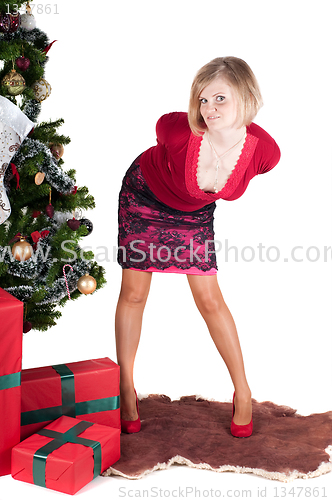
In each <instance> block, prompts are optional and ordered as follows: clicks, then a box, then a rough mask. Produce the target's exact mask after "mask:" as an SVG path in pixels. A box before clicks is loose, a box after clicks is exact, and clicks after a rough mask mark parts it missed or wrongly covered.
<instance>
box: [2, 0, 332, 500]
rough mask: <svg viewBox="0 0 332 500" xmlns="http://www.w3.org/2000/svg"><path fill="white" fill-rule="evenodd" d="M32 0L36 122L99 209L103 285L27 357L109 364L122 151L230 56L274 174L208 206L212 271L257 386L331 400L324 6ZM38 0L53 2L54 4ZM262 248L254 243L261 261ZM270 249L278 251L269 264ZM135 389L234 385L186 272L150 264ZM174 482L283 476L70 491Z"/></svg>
mask: <svg viewBox="0 0 332 500" xmlns="http://www.w3.org/2000/svg"><path fill="white" fill-rule="evenodd" d="M33 3H35V4H36V7H35V11H34V12H35V13H36V14H35V17H36V19H37V25H38V27H39V28H40V29H42V30H43V31H45V32H46V33H47V34H48V36H49V38H50V41H53V40H57V42H56V43H55V44H54V45H53V47H52V48H51V50H50V52H49V54H48V55H49V58H50V60H49V62H48V64H47V66H46V75H45V76H46V79H47V80H48V81H49V83H50V84H51V86H52V94H51V96H50V97H49V98H48V99H47V100H46V101H45V102H44V103H43V106H42V113H41V115H40V121H43V120H45V121H46V120H49V119H56V118H60V117H63V118H64V119H65V125H64V126H63V127H62V128H61V129H59V132H61V133H63V134H65V135H69V136H70V137H71V140H72V142H71V144H70V145H68V146H66V147H65V154H64V157H63V159H64V161H65V165H64V167H65V168H68V169H69V168H76V169H77V183H78V185H80V186H81V185H86V186H88V188H89V191H90V193H91V194H92V195H93V196H94V197H95V200H96V209H94V210H93V211H89V212H87V213H86V214H85V215H86V216H87V218H89V219H91V220H92V222H93V224H94V231H93V233H92V234H91V235H90V236H88V237H86V238H84V240H82V245H84V246H90V247H92V249H93V250H94V251H95V252H96V254H99V261H100V263H101V265H103V266H104V267H105V268H106V271H107V280H108V284H107V286H106V287H105V288H104V289H103V290H101V291H98V292H97V293H95V294H94V295H92V296H87V297H82V298H81V299H79V300H78V301H75V302H72V303H69V304H68V305H66V307H65V308H64V309H62V312H63V316H62V318H61V320H59V321H58V324H57V326H56V327H54V328H52V329H51V330H49V331H47V332H44V333H42V332H36V331H31V332H30V333H28V334H27V335H25V337H24V344H23V349H24V356H23V368H30V367H35V366H44V365H49V364H58V363H66V362H71V361H79V360H83V359H90V358H98V357H105V356H109V357H110V358H112V359H113V360H115V361H116V355H115V341H114V314H115V308H116V302H117V297H118V293H119V287H120V283H121V268H120V266H119V265H118V264H117V263H116V259H115V250H116V245H117V201H118V200H117V198H118V191H119V189H120V185H121V180H122V177H123V175H124V173H125V171H126V170H127V168H128V167H129V165H130V164H131V162H132V161H133V159H134V158H136V156H138V154H140V153H141V152H142V151H144V150H145V149H147V148H148V147H150V146H152V145H154V144H155V123H156V121H157V119H158V118H159V116H160V115H162V114H164V113H168V112H171V111H186V110H187V106H188V99H189V90H190V85H191V82H192V79H193V77H194V75H195V73H196V71H197V70H198V69H199V68H200V67H201V66H202V65H203V64H205V63H206V62H208V61H210V60H211V59H213V58H214V57H218V56H222V55H234V56H237V57H241V58H243V59H244V60H246V61H247V62H248V64H249V65H250V66H251V68H252V69H253V71H254V73H255V74H256V76H257V79H258V81H259V83H260V86H261V91H262V94H263V98H264V103H265V104H264V107H263V109H262V110H261V111H260V112H259V114H258V116H257V117H256V120H255V122H256V123H258V124H259V125H260V126H262V127H263V128H265V129H266V130H267V131H268V132H269V133H270V134H271V135H272V137H274V138H275V140H276V141H277V143H278V144H279V146H280V149H281V154H282V158H281V161H280V163H279V165H278V166H277V167H276V168H275V169H274V170H273V171H271V172H270V173H268V174H267V175H264V176H259V177H256V178H255V179H253V180H252V181H251V183H250V185H249V187H248V190H247V191H246V193H245V194H244V196H243V197H241V198H240V199H239V200H237V201H234V202H226V201H219V202H218V206H217V210H216V218H215V232H216V239H218V240H219V241H220V242H221V243H222V250H221V251H220V252H219V253H218V255H217V259H218V265H219V273H218V279H219V283H220V286H221V290H222V292H223V294H224V298H225V300H226V303H227V304H228V306H229V308H230V310H231V312H232V314H233V316H234V319H235V322H236V325H237V328H238V332H239V336H240V341H241V345H242V349H243V353H244V359H245V365H246V372H247V377H248V380H249V384H250V386H251V389H252V393H253V397H254V398H255V399H257V400H258V401H264V400H271V401H273V402H275V403H277V404H284V405H288V406H291V407H293V408H296V409H297V410H298V412H299V413H300V414H303V415H306V414H310V413H322V412H326V411H330V410H331V390H330V387H331V382H332V374H331V348H332V336H331V299H332V293H331V246H332V244H331V219H332V217H331V191H332V189H331V147H330V145H331V139H330V137H331V132H332V130H331V119H330V116H331V99H330V92H331V90H330V89H331V69H330V47H331V36H330V24H329V16H328V7H329V6H328V2H327V1H324V0H317V1H316V2H315V4H314V8H313V5H312V2H309V1H307V0H305V1H303V0H292V1H289V0H279V2H267V1H263V0H252V1H250V2H247V1H245V0H234V1H233V2H220V1H217V0H205V1H204V2H198V1H196V0H180V1H179V0H177V1H175V0H168V1H167V2H162V1H156V0H154V1H153V0H140V1H134V0H129V1H126V2H116V1H114V0H111V1H106V0H101V1H100V2H98V3H96V4H95V5H94V4H93V3H91V2H88V1H86V0H84V1H80V2H79V3H77V2H68V1H65V0H57V1H56V3H54V4H47V2H46V0H39V2H38V5H39V10H40V12H41V13H40V14H38V13H37V12H36V10H37V1H35V2H33ZM46 5H51V10H52V12H51V13H50V14H46V12H45V10H46V9H45V7H46ZM56 12H58V14H56ZM227 245H228V247H230V246H233V247H237V249H238V252H239V258H238V261H236V259H235V257H234V255H235V251H234V250H229V253H228V254H227V252H226V247H227ZM259 245H263V247H265V248H264V250H263V254H262V257H263V258H260V257H259V249H258V246H259ZM98 247H103V248H99V249H98ZM247 247H250V248H247ZM269 247H276V248H277V249H276V248H270V249H269ZM295 247H301V248H298V249H297V250H296V252H295V258H296V259H297V260H298V261H295V260H294V259H292V257H291V252H292V249H294V248H295ZM324 247H326V250H324ZM106 249H107V250H106ZM277 251H278V252H279V259H278V260H277V261H275V262H272V260H275V259H276V255H277V253H276V252H277ZM106 252H107V254H108V261H105V257H107V255H106ZM324 252H325V254H326V258H325V259H324ZM253 256H254V258H252V257H253ZM263 260H264V262H263ZM299 260H301V261H299ZM135 385H136V389H137V391H138V393H140V394H149V393H163V394H167V395H168V396H170V397H171V398H173V399H174V398H178V397H180V396H182V395H191V394H199V395H202V396H204V397H208V398H214V399H216V400H221V401H227V400H228V401H230V399H231V397H232V390H233V389H232V384H231V380H230V377H229V375H228V372H227V370H226V368H225V366H224V364H223V362H222V360H221V358H220V357H219V354H218V353H217V351H216V349H215V347H214V344H213V342H212V340H211V339H210V337H209V333H208V331H207V328H206V327H205V324H204V322H203V320H202V319H201V317H200V315H199V313H198V311H197V310H196V307H195V305H194V302H193V299H192V296H191V293H190V290H189V287H188V284H187V280H186V277H185V276H181V275H167V274H166V275H162V274H158V273H156V274H155V275H154V276H153V281H152V287H151V293H150V297H149V300H148V304H147V306H146V311H145V317H144V323H143V331H142V338H141V343H140V346H139V351H138V355H137V360H136V365H135ZM221 445H222V443H221ZM0 481H1V485H0V500H4V499H5V498H8V496H7V495H5V493H4V492H5V491H7V490H8V492H9V491H11V495H13V494H14V495H16V496H14V497H13V498H21V497H22V496H25V497H27V496H28V497H29V498H33V497H34V498H37V499H39V498H43V499H45V498H46V499H48V498H53V497H54V498H55V497H59V495H60V494H58V493H55V492H51V491H47V492H45V490H41V489H40V488H37V487H33V486H30V485H25V484H23V483H19V482H16V481H15V482H14V481H13V480H12V479H11V478H10V477H6V478H1V479H0ZM170 484H172V485H174V487H187V486H188V487H190V486H193V487H197V488H202V489H204V487H207V486H209V488H215V489H222V491H223V492H224V493H225V491H224V489H225V488H226V487H228V489H229V490H230V491H231V492H232V494H230V495H229V496H240V495H237V494H236V490H237V489H238V490H242V489H244V488H245V489H248V490H250V491H251V496H252V497H255V496H256V495H255V492H256V493H257V488H260V489H262V488H265V487H266V488H267V498H274V497H275V496H276V493H278V494H281V485H280V483H275V482H272V481H267V480H263V479H259V478H255V477H253V476H245V475H238V474H221V475H219V474H215V473H211V472H203V471H195V470H190V469H188V468H183V467H173V468H172V470H170V471H167V472H158V473H154V474H152V475H150V476H148V477H147V478H146V479H144V480H141V481H127V480H124V479H120V478H117V479H114V478H98V479H97V480H95V481H94V482H93V483H92V484H91V485H89V486H87V487H86V488H84V489H83V490H82V492H81V493H80V495H82V498H84V499H88V498H93V496H94V497H95V495H98V498H99V499H100V500H104V499H108V498H112V497H113V498H114V497H115V498H121V497H125V496H124V494H122V493H123V492H124V491H126V495H127V496H130V492H129V489H132V490H133V489H135V491H138V492H139V494H140V495H141V496H143V493H142V491H143V489H147V488H152V487H158V488H167V487H168V488H170ZM294 484H296V486H297V487H300V486H310V487H311V488H314V487H319V488H321V490H320V493H321V495H322V496H323V489H322V488H323V487H325V488H326V494H327V495H328V492H330V494H331V491H332V487H331V486H332V485H331V474H329V475H327V476H324V477H321V478H319V479H314V480H311V481H309V482H304V481H303V480H299V481H296V482H295V483H293V484H292V485H289V486H287V488H288V490H289V488H290V487H291V486H294ZM119 488H124V489H123V490H121V491H120V489H119ZM274 488H277V490H275V489H274ZM288 490H287V491H288ZM139 494H138V493H136V496H139ZM225 494H226V493H225ZM150 495H152V493H150ZM131 496H135V493H132V494H131ZM160 496H162V495H160ZM164 496H166V495H164ZM171 496H172V495H171ZM173 496H176V495H174V494H173ZM201 496H203V493H201ZM188 498H194V497H193V496H192V497H190V496H188Z"/></svg>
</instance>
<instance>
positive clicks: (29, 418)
mask: <svg viewBox="0 0 332 500" xmlns="http://www.w3.org/2000/svg"><path fill="white" fill-rule="evenodd" d="M52 368H53V369H54V370H55V371H56V372H57V373H58V374H59V375H60V378H61V395H62V405H60V406H53V407H50V408H41V409H39V410H32V411H25V412H22V414H21V425H29V424H37V423H41V422H47V421H50V420H56V419H57V418H59V417H61V416H62V415H67V416H68V417H76V416H79V415H88V414H91V413H99V412H101V411H109V410H117V409H118V408H120V396H113V397H109V398H102V399H93V400H91V401H83V402H81V403H76V402H75V378H74V377H75V376H74V373H73V372H72V371H71V370H70V369H69V368H68V367H67V366H66V365H54V366H52Z"/></svg>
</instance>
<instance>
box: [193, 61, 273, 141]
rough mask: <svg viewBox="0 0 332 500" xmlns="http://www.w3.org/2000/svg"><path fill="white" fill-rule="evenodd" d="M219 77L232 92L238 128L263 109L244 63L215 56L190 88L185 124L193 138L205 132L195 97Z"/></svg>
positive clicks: (253, 80)
mask: <svg viewBox="0 0 332 500" xmlns="http://www.w3.org/2000/svg"><path fill="white" fill-rule="evenodd" d="M220 77H222V78H225V80H226V81H227V83H228V84H229V85H230V86H231V87H232V88H233V90H234V91H235V94H236V97H237V100H238V118H239V121H240V123H241V125H240V126H242V125H249V124H250V123H251V122H252V121H253V119H254V118H255V116H256V115H257V113H258V110H259V109H260V108H261V107H262V106H263V99H262V96H261V93H260V90H259V86H258V82H257V80H256V77H255V75H254V73H253V72H252V70H251V68H250V67H249V66H248V64H247V63H246V62H245V61H243V60H242V59H239V58H237V57H231V56H229V57H217V58H216V59H213V60H212V61H210V62H209V63H207V64H205V66H203V67H202V68H201V69H200V70H199V71H198V72H197V74H196V76H195V78H194V81H193V83H192V86H191V92H190V100H189V110H188V121H189V125H190V128H191V130H192V132H193V133H194V134H195V135H202V133H203V132H204V131H205V130H206V124H205V122H204V120H203V117H202V115H201V112H200V105H201V103H200V101H199V96H200V94H201V92H202V90H203V89H204V88H205V87H206V86H207V85H209V84H210V83H211V82H212V81H213V80H215V79H216V78H220Z"/></svg>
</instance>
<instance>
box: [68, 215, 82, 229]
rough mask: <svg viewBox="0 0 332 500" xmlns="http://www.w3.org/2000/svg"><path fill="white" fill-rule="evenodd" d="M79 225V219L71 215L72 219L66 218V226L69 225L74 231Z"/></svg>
mask: <svg viewBox="0 0 332 500" xmlns="http://www.w3.org/2000/svg"><path fill="white" fill-rule="evenodd" d="M80 225H81V221H79V220H77V219H75V217H73V218H72V219H69V220H67V226H68V227H70V229H71V230H72V231H76V230H77V229H78V228H79V227H80Z"/></svg>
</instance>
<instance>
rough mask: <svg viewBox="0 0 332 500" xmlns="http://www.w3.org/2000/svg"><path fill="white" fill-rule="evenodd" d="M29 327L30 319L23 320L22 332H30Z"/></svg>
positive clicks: (30, 324) (30, 326)
mask: <svg viewBox="0 0 332 500" xmlns="http://www.w3.org/2000/svg"><path fill="white" fill-rule="evenodd" d="M31 328H32V323H30V321H24V323H23V333H28V332H30V330H31Z"/></svg>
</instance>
